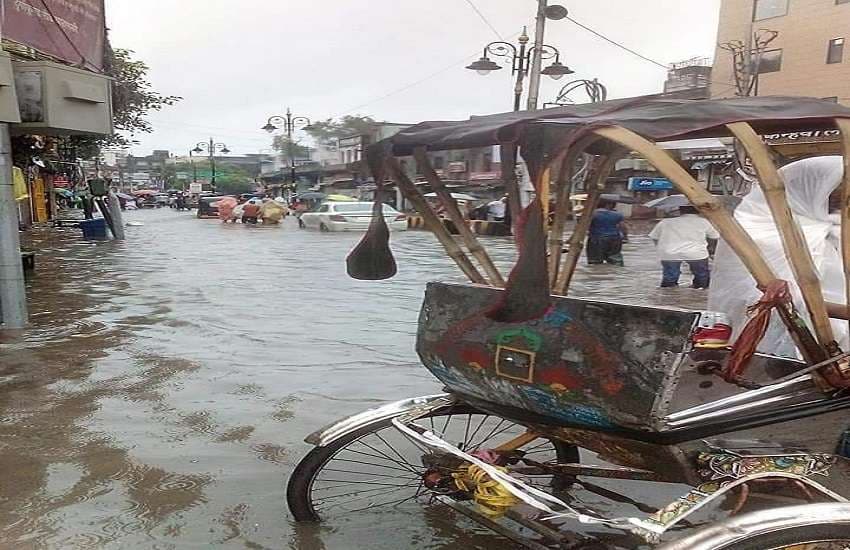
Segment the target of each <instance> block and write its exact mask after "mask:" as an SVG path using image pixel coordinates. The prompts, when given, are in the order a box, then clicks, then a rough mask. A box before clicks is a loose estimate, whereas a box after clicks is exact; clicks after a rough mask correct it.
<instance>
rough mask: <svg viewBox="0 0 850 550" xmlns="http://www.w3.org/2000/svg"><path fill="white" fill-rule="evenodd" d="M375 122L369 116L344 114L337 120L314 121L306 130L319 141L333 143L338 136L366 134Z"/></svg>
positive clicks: (327, 143) (326, 143)
mask: <svg viewBox="0 0 850 550" xmlns="http://www.w3.org/2000/svg"><path fill="white" fill-rule="evenodd" d="M375 124H376V121H375V119H374V118H372V117H370V116H361V115H354V116H351V115H346V116H344V117H342V118H341V119H339V120H334V119H332V118H329V119H326V120H320V121H318V122H314V123H313V124H311V125H310V126H308V127H307V128H306V130H307V133H308V134H310V135H311V136H313V138H314V139H315V140H316V141H318V142H319V143H322V144H325V145H333V144H335V142H336V140H337V139H340V138H345V137H350V136H354V135H358V134H368V133H369V132H370V131H371V130H372V128H373V127H374V125H375Z"/></svg>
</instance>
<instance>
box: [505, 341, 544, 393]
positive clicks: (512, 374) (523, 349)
mask: <svg viewBox="0 0 850 550" xmlns="http://www.w3.org/2000/svg"><path fill="white" fill-rule="evenodd" d="M542 346H543V339H542V338H541V337H540V335H539V334H536V333H534V332H532V331H530V330H528V329H526V328H518V329H510V330H506V331H504V332H501V333H500V334H499V335H498V336H497V337H496V373H497V374H498V375H499V376H502V377H504V378H510V379H512V380H519V381H521V382H527V383H529V384H530V383H532V382H533V381H534V362H535V359H536V358H537V352H538V351H540V348H541V347H542Z"/></svg>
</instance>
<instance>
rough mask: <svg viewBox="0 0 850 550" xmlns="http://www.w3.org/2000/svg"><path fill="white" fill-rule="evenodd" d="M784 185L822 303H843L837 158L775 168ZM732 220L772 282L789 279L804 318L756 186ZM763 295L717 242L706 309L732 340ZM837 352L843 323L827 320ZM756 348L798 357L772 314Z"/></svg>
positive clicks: (844, 335) (843, 339)
mask: <svg viewBox="0 0 850 550" xmlns="http://www.w3.org/2000/svg"><path fill="white" fill-rule="evenodd" d="M779 172H780V174H781V175H782V179H783V180H784V181H785V193H786V196H787V200H788V206H789V207H790V208H791V212H792V213H793V214H794V221H795V222H796V223H797V225H798V226H799V227H800V230H802V232H803V235H804V237H805V243H806V244H807V245H808V249H809V253H810V254H811V257H812V261H813V262H814V264H815V270H816V273H817V274H818V278H819V279H820V286H821V291H822V292H823V297H824V299H825V300H826V301H827V302H833V303H838V304H843V303H845V284H846V283H845V276H844V271H843V269H842V267H841V216H840V215H839V214H840V212H841V200H840V199H841V188H840V186H841V182H842V179H843V177H844V165H843V163H842V160H841V157H839V156H828V157H814V158H808V159H804V160H800V161H797V162H792V163H791V164H788V165H786V166H784V167H783V168H781V169H780V170H779ZM735 219H736V220H737V221H738V223H740V224H741V227H743V228H744V231H746V232H747V233H748V234H749V235H750V237H752V239H753V241H754V242H755V243H756V245H757V246H758V247H759V250H760V251H761V254H762V256H763V257H764V259H765V260H766V261H767V263H768V264H769V265H770V268H771V269H772V270H773V273H775V274H776V277H777V279H779V280H782V281H788V286H789V287H790V290H791V295H792V297H793V300H794V305H795V306H796V307H797V310H798V311H800V312H801V314H802V315H803V318H807V317H808V315H807V312H808V308H807V307H806V303H805V301H804V300H803V296H802V294H801V292H800V289H799V287H798V285H797V283H796V281H795V277H794V273H793V271H792V269H791V264H790V263H789V261H788V258H787V257H786V255H785V248H784V246H783V244H782V239H781V237H780V236H779V232H778V231H777V229H776V223H775V222H774V220H773V215H772V214H771V212H770V208H769V207H768V204H767V199H766V198H765V196H764V193H763V192H762V190H761V188H760V187H759V186H756V187H755V188H754V189H753V190H752V191H751V192H750V194H749V195H747V196H746V197H745V198H744V200H743V202H741V204H740V205H739V206H738V208H736V209H735ZM762 296H763V293H762V291H761V290H759V289H758V288H757V285H756V282H755V280H753V277H752V275H750V272H749V271H748V270H747V268H746V267H744V264H743V262H741V260H740V259H739V258H738V256H737V255H736V254H735V253H734V252H733V251H732V249H731V247H730V246H729V245H727V244H726V243H724V242H721V243H720V245H719V246H718V248H717V256H716V258H715V261H714V276H713V280H712V282H711V290H710V291H709V294H708V307H709V309H710V310H711V311H717V312H721V313H725V314H726V316H727V318H728V319H729V321H730V324H731V325H732V327H733V340H735V339H737V338H738V336H739V335H740V334H741V331H742V330H743V329H744V326H745V325H746V324H747V321H748V319H749V318H750V317H749V314H748V309H749V307H750V306H752V305H753V304H755V303H756V302H758V301H759V300H760V299H761V298H762ZM832 330H833V332H834V333H835V339H836V341H837V342H838V345H839V347H841V349H848V346H850V340H848V329H847V322H846V321H838V320H833V321H832ZM758 350H759V351H761V352H764V353H769V354H771V355H779V356H782V357H793V358H798V357H800V353H799V351H798V350H797V346H796V344H795V343H794V340H793V339H792V338H791V336H790V334H789V333H788V329H786V328H785V325H784V324H783V323H782V321H781V320H780V319H779V316H778V315H773V316H772V318H771V320H770V324H769V326H768V328H767V332H766V333H765V335H764V338H762V340H761V342H760V344H759V346H758Z"/></svg>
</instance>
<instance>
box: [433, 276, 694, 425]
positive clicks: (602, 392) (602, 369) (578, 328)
mask: <svg viewBox="0 0 850 550" xmlns="http://www.w3.org/2000/svg"><path fill="white" fill-rule="evenodd" d="M502 292H503V291H502V290H499V289H494V288H490V287H483V286H473V285H457V284H444V283H431V284H429V285H428V288H427V291H426V295H425V301H424V304H423V307H422V311H421V314H420V320H419V333H418V342H417V351H418V353H419V355H420V358H421V359H422V361H423V363H424V365H425V366H426V367H427V368H428V369H429V370H430V371H431V372H432V373H433V374H434V375H435V376H436V377H437V378H439V379H440V380H441V381H442V382H443V383H444V384H445V385H446V386H447V388H448V389H449V390H450V391H452V392H456V393H459V394H462V395H465V396H467V397H469V398H471V399H472V400H474V401H477V402H479V403H484V404H485V406H486V407H488V408H491V409H493V410H498V411H500V412H502V411H504V414H506V415H508V416H509V415H510V412H509V411H514V412H517V413H519V412H525V413H533V414H534V415H535V416H536V417H538V418H540V417H542V418H544V419H545V420H546V421H548V422H550V423H552V424H555V425H565V426H575V427H582V428H589V429H599V430H610V429H617V428H625V429H629V430H641V431H649V432H652V431H659V430H662V429H663V426H662V423H661V422H660V419H661V418H663V416H664V415H665V414H666V413H667V411H668V407H669V397H668V395H669V394H670V393H672V392H673V390H674V387H675V381H676V378H677V376H676V375H677V371H678V369H680V368H681V366H682V364H683V363H685V361H686V357H687V354H688V352H689V351H690V348H691V336H692V334H693V332H694V330H695V329H696V327H697V326H698V323H699V320H700V313H698V312H693V311H684V310H675V309H672V310H671V309H661V308H652V307H642V306H631V305H622V304H613V303H609V302H598V301H593V300H585V299H576V298H566V297H559V296H553V297H552V306H551V308H550V309H549V310H548V311H547V313H546V314H545V315H543V316H542V317H540V318H538V319H532V320H528V321H525V322H521V323H501V322H497V321H494V320H493V319H491V318H489V317H488V316H487V312H488V311H489V310H491V309H493V308H494V307H495V306H496V305H497V304H498V303H499V300H500V298H501V293H502Z"/></svg>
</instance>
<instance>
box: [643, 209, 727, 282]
mask: <svg viewBox="0 0 850 550" xmlns="http://www.w3.org/2000/svg"><path fill="white" fill-rule="evenodd" d="M649 238H650V239H652V241H653V242H654V243H655V246H656V249H657V250H658V255H659V256H660V258H661V269H662V271H663V275H662V278H661V288H671V287H677V286H679V277H680V276H681V274H682V262H687V263H688V265H689V266H690V267H691V273H693V276H694V280H693V288H699V289H706V288H708V287H709V284H710V283H711V268H710V267H709V263H708V259H709V257H710V255H711V254H710V250H711V249H713V247H714V246H716V244H717V240H718V239H719V238H720V235H719V234H718V233H717V230H716V229H714V226H712V225H711V223H710V222H709V221H708V220H706V219H705V218H703V217H702V216H700V214H699V210H697V209H696V208H695V207H694V206H692V205H690V204H687V205H683V206H680V207H679V217H678V218H667V219H664V220H661V222H659V223H658V225H656V226H655V228H654V229H653V230H652V232H651V233H650V234H649Z"/></svg>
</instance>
